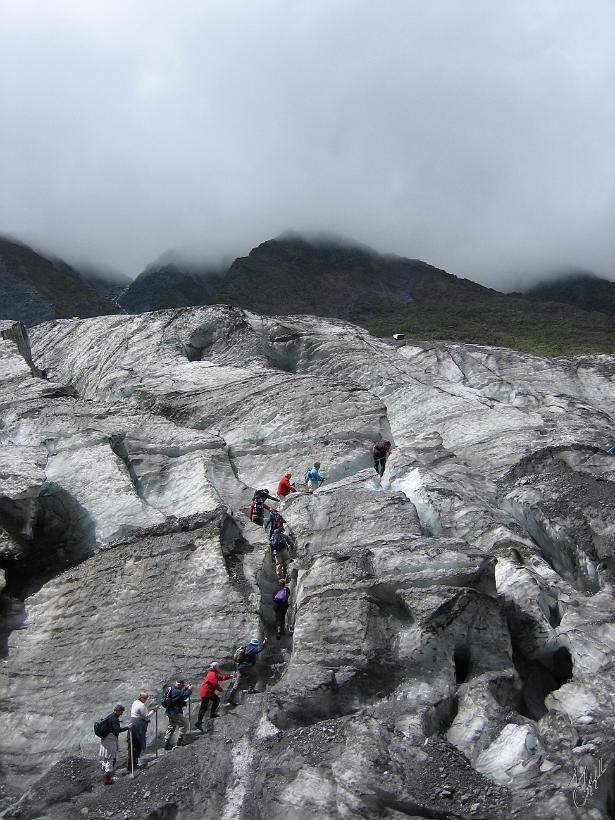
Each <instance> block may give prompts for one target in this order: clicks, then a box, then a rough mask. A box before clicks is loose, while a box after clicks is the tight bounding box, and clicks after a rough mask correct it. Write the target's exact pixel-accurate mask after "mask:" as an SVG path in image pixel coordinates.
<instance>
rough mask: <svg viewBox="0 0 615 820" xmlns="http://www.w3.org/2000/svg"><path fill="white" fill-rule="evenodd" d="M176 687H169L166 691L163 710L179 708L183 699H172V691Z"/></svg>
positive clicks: (162, 704)
mask: <svg viewBox="0 0 615 820" xmlns="http://www.w3.org/2000/svg"><path fill="white" fill-rule="evenodd" d="M174 688H175V687H173V686H167V688H166V689H165V690H164V697H163V699H162V703H161V704H160V705H161V706H162V708H163V709H172V708H173V707H174V706H179V704H180V703H181V701H182V698H171V691H172V690H173V689H174Z"/></svg>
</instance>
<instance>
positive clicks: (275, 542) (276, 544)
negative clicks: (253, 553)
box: [269, 530, 286, 550]
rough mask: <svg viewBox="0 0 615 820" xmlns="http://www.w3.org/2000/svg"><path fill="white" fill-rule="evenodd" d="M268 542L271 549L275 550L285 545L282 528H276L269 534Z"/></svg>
mask: <svg viewBox="0 0 615 820" xmlns="http://www.w3.org/2000/svg"><path fill="white" fill-rule="evenodd" d="M269 543H270V544H271V549H273V550H277V549H280V548H281V547H285V546H286V536H285V535H284V533H283V532H282V530H276V531H275V532H274V533H273V535H272V536H271V539H270V541H269Z"/></svg>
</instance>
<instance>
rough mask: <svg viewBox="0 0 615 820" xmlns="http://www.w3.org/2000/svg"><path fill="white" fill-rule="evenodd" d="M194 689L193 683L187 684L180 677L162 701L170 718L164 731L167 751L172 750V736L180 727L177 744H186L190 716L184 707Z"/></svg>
mask: <svg viewBox="0 0 615 820" xmlns="http://www.w3.org/2000/svg"><path fill="white" fill-rule="evenodd" d="M193 689H194V686H193V685H192V684H191V683H189V684H188V685H187V686H186V685H185V681H183V680H181V678H178V679H177V680H176V681H175V686H169V688H168V689H167V691H166V694H165V696H164V700H163V701H162V705H163V706H164V708H165V709H166V713H167V717H168V719H169V725H168V726H167V730H166V732H165V733H164V749H165V751H166V752H170V751H171V749H172V748H173V745H172V743H171V738H172V737H173V734H174V732H175V730H176V729H179V734H178V735H177V745H178V746H183V745H184V733H185V731H186V729H187V728H188V718H187V717H185V715H184V707H185V705H186V701H187V700H188V698H189V697H190V695H191V694H192V690H193Z"/></svg>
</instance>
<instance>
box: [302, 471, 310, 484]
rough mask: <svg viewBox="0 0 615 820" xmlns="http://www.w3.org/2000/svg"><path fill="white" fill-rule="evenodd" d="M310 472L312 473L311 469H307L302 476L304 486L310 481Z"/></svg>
mask: <svg viewBox="0 0 615 820" xmlns="http://www.w3.org/2000/svg"><path fill="white" fill-rule="evenodd" d="M311 472H312V468H311V467H308V468H307V470H306V471H305V473H304V475H303V483H304V484H307V483H308V481H309V480H310V473H311Z"/></svg>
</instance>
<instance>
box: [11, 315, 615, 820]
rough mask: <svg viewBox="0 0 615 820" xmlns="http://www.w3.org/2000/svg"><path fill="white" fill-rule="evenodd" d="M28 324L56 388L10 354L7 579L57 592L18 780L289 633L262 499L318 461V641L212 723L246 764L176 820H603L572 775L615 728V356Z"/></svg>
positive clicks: (138, 326)
mask: <svg viewBox="0 0 615 820" xmlns="http://www.w3.org/2000/svg"><path fill="white" fill-rule="evenodd" d="M13 335H14V336H15V334H13ZM30 336H31V345H32V357H33V367H34V370H33V369H32V368H31V367H30V366H29V365H27V363H26V361H25V360H24V358H23V355H22V353H23V350H24V349H25V348H23V345H21V350H20V349H19V348H18V345H17V342H16V341H14V340H13V341H11V339H8V340H7V339H5V341H4V342H3V344H4V347H3V348H2V347H0V354H1V355H2V356H3V357H4V358H5V360H6V361H7V362H8V363H9V366H8V367H7V369H6V373H7V380H6V381H5V383H4V389H5V392H4V393H1V394H0V420H1V427H0V442H1V444H2V447H0V464H2V465H3V479H2V484H1V485H0V527H2V530H0V549H2V551H3V553H4V555H5V559H4V563H3V565H2V566H3V567H4V568H5V569H6V574H7V582H8V589H9V593H10V594H12V595H13V596H22V597H23V596H24V595H28V593H32V594H30V595H29V597H26V598H25V613H24V618H25V620H24V622H23V624H22V629H20V630H19V631H16V632H12V633H11V635H10V637H9V652H8V657H7V658H6V660H5V661H4V662H3V666H4V672H3V674H4V675H5V693H4V705H5V709H4V710H3V713H4V714H3V716H2V717H1V718H0V724H2V729H3V731H2V733H1V734H0V737H4V738H5V739H4V741H2V744H0V748H1V750H2V754H3V760H4V766H5V767H6V768H7V771H8V773H9V775H10V779H11V780H12V781H13V782H29V781H30V780H31V779H32V777H33V776H34V775H36V774H37V773H39V772H41V771H43V770H44V769H45V767H46V766H48V765H49V764H50V763H52V762H54V761H55V760H58V758H60V757H61V756H62V755H65V754H69V753H70V754H74V753H75V752H79V751H80V752H81V753H83V754H92V753H93V751H94V748H95V745H94V744H93V742H92V739H91V734H90V725H91V721H92V719H93V718H94V717H96V716H97V714H98V712H100V711H101V710H104V709H105V708H108V706H109V705H110V703H111V702H112V701H113V700H114V699H118V698H120V699H128V698H130V696H131V695H130V693H132V692H134V691H136V690H138V689H139V688H141V686H143V685H145V686H147V687H149V688H150V689H152V690H158V691H159V690H160V687H161V685H162V684H163V683H164V682H166V681H167V680H169V679H170V678H171V677H173V675H175V674H177V673H180V672H181V673H182V674H183V675H186V676H189V677H194V678H197V677H198V676H199V675H200V674H202V672H203V670H204V668H205V665H206V663H207V662H208V661H209V660H210V659H212V658H218V659H220V660H222V661H223V662H224V661H225V660H226V663H227V664H228V663H229V656H230V653H231V651H232V648H233V647H234V645H236V643H237V642H240V641H241V640H243V639H248V638H249V637H251V633H252V632H254V631H260V632H261V633H265V634H266V633H271V632H272V631H273V621H272V617H271V608H270V598H271V595H272V591H273V589H274V578H273V573H272V569H271V566H270V562H269V558H268V552H267V545H266V541H265V538H264V534H263V532H262V530H259V529H258V528H257V527H255V526H254V525H252V524H251V523H250V522H249V521H247V519H246V516H245V511H246V506H247V503H248V502H249V499H250V497H251V488H253V487H256V486H268V487H269V488H270V489H275V486H276V484H277V481H278V479H279V477H280V476H281V475H282V474H283V472H284V471H285V470H286V469H288V468H290V469H291V470H292V471H293V473H294V478H295V479H300V478H301V475H302V474H303V471H304V470H305V468H306V467H307V466H308V465H309V464H311V463H312V462H313V461H314V460H315V459H318V460H320V461H321V463H322V469H323V471H324V473H325V475H327V477H328V480H327V482H326V483H325V485H324V486H323V488H322V489H321V490H319V491H318V492H317V493H315V494H314V495H312V496H308V495H305V494H301V495H292V496H290V497H289V498H288V499H287V500H286V501H285V502H284V503H283V504H282V512H283V514H284V515H285V517H286V518H287V519H288V522H289V524H290V526H291V528H292V531H293V532H294V535H295V539H296V542H297V554H296V560H295V562H294V564H293V567H294V569H293V580H292V607H291V616H290V618H291V621H292V622H293V625H294V630H293V635H292V637H289V638H286V639H284V640H283V641H281V642H280V643H277V642H274V646H273V647H272V649H271V650H270V651H269V652H268V655H267V657H266V660H264V661H263V665H262V670H261V683H262V684H263V686H266V694H265V695H262V696H251V697H250V698H249V699H248V700H247V701H246V702H244V704H242V706H241V707H238V710H237V711H236V712H234V713H233V716H229V717H228V719H227V718H224V719H223V720H221V721H219V723H218V724H217V727H216V730H215V731H216V732H217V733H219V736H220V738H225V739H226V740H228V741H230V745H231V747H232V749H234V751H231V750H230V749H229V750H223V751H221V752H220V756H219V758H220V759H219V761H218V763H217V765H216V766H215V767H208V765H207V761H205V760H201V761H200V762H199V756H198V755H196V752H194V754H193V750H192V747H191V749H190V750H186V751H185V752H182V753H184V754H185V755H186V757H185V760H186V762H188V761H190V766H194V767H195V769H194V771H197V772H198V776H197V780H198V783H192V785H190V786H186V794H185V796H184V797H185V799H184V802H183V803H181V807H180V808H181V811H180V814H179V815H176V816H181V817H185V818H188V817H193V816H194V817H204V816H212V817H213V816H216V813H217V812H219V811H220V810H222V809H223V808H224V806H227V807H228V806H229V805H232V806H234V807H235V808H234V809H233V811H236V812H237V814H236V815H234V816H239V815H240V814H241V813H243V815H242V816H245V817H252V816H254V817H257V816H262V815H263V814H267V816H269V817H277V816H280V817H281V816H285V817H288V816H293V817H299V818H301V817H315V816H320V817H322V816H323V814H324V816H344V817H362V816H370V817H371V816H390V817H394V816H398V815H399V813H401V814H406V815H408V814H414V815H420V816H432V817H437V816H448V814H456V815H457V816H464V815H465V814H466V813H468V814H469V815H471V816H480V815H481V814H482V816H489V817H499V816H502V817H504V816H510V815H511V814H513V813H515V816H527V817H537V816H544V817H561V818H566V817H577V816H578V817H581V816H583V817H589V816H593V817H603V816H604V817H606V816H608V812H609V811H612V804H611V795H610V792H609V786H608V785H607V784H608V783H610V782H612V781H609V779H608V778H607V777H605V778H603V779H602V780H601V781H600V788H599V789H598V790H597V792H596V793H595V794H593V795H592V802H591V805H589V806H586V807H584V808H583V809H580V810H578V809H577V808H576V806H575V799H574V795H573V789H571V788H570V782H571V780H572V779H573V777H574V772H575V771H576V770H577V768H578V767H579V766H581V765H591V761H592V760H597V759H598V758H600V757H601V756H602V757H603V758H605V759H606V755H607V754H608V753H609V749H610V746H609V741H608V737H609V732H610V727H611V726H612V721H613V719H614V717H615V714H614V712H615V709H614V707H613V706H612V703H611V701H612V691H613V685H614V683H615V681H614V680H613V672H612V668H613V658H614V654H613V653H614V647H613V636H612V635H611V632H612V627H611V624H612V621H613V620H614V615H615V604H614V598H613V587H612V583H613V576H612V571H613V548H614V545H615V541H614V538H613V535H614V533H615V512H614V506H613V497H614V496H613V481H614V480H615V459H612V457H610V456H608V455H607V454H606V453H605V449H606V445H607V444H608V443H610V436H611V434H612V431H613V429H614V424H613V421H614V419H613V416H612V408H613V406H614V404H613V400H614V399H615V358H614V357H608V356H594V357H591V356H584V357H579V358H577V359H551V360H547V359H538V358H535V357H531V356H527V355H524V354H520V353H516V352H514V351H510V350H505V349H493V348H484V347H477V346H470V345H460V344H449V345H446V344H432V343H430V344H429V345H427V344H425V345H423V344H408V345H404V346H402V347H398V346H392V345H390V344H389V343H387V342H386V341H382V340H378V339H374V338H372V337H371V336H369V334H368V333H367V332H366V331H364V330H361V329H359V328H356V327H354V326H352V325H349V324H347V323H345V322H341V321H334V320H331V321H327V320H322V319H317V318H315V317H270V318H263V317H260V316H256V315H254V314H250V313H249V312H246V311H241V310H237V309H232V308H227V307H222V306H216V307H207V308H194V309H187V310H179V311H161V312H157V313H151V314H144V315H140V316H109V317H102V318H99V319H91V320H72V321H63V320H62V321H56V322H51V323H47V324H45V325H40V326H38V327H36V328H33V329H32V331H31V334H30ZM15 338H16V337H15ZM39 372H42V373H44V374H45V376H46V379H48V380H51V381H46V380H44V379H41V378H38V377H37V373H39ZM379 435H384V436H385V437H387V438H390V439H391V440H392V441H393V444H394V449H393V451H392V454H391V457H390V459H389V462H388V464H387V469H386V471H385V474H384V476H383V478H382V480H380V479H379V478H378V477H377V476H376V474H375V472H374V471H373V469H372V467H371V458H370V452H369V448H370V443H371V442H372V441H374V440H375V439H377V438H378V436H379ZM101 548H105V549H103V550H102V551H100V549H101ZM84 559H85V560H84ZM26 560H27V561H28V564H27V566H26V565H24V561H26ZM79 562H81V563H79ZM71 567H72V568H71ZM63 568H68V569H66V571H65V572H64V573H63V574H60V575H57V577H54V578H52V579H51V580H49V578H50V576H51V575H53V574H55V573H57V572H58V571H59V570H61V569H63ZM107 579H108V583H107ZM26 581H27V583H26ZM38 587H40V589H39V591H36V589H37V588H38ZM597 624H598V625H599V628H596V625H597ZM174 626H176V627H177V628H176V629H175V630H174ZM114 655H116V656H117V659H116V660H115V662H113V658H114ZM101 658H103V660H101ZM229 667H230V664H229ZM67 669H69V670H71V671H70V676H69V678H68V686H66V685H65V673H66V670H67ZM84 692H88V705H87V708H84V702H83V693H84ZM124 693H126V694H124ZM33 704H34V705H33ZM39 704H41V705H39ZM42 704H44V706H43V705H42ZM66 708H68V710H69V711H70V713H71V724H70V731H68V732H64V731H63V730H62V725H63V722H62V721H63V718H62V714H63V711H64V710H65V709H66ZM239 709H241V710H242V712H241V715H242V719H241V720H237V717H236V716H237V715H238V713H239ZM24 710H29V714H31V719H29V721H28V723H27V725H25V726H24V727H23V728H22V729H18V730H17V737H16V738H15V729H14V727H15V716H16V715H17V714H20V713H22V712H23V711H24ZM197 746H198V744H195V745H194V749H196V747H197ZM222 746H224V744H222ZM178 754H180V753H178ZM195 755H196V756H195ZM442 761H445V763H446V765H445V766H444V767H442V766H441V763H442ZM168 766H170V764H169V763H167V762H165V761H164V760H163V761H162V763H161V764H160V766H159V767H157V769H158V775H157V776H159V777H163V778H164V777H165V775H164V771H167V770H168V772H169V773H170V772H171V769H168ZM165 767H166V768H165ZM440 769H442V772H440ZM434 771H435V772H437V774H435V775H434ZM148 776H149V774H148ZM151 776H152V777H153V776H154V775H153V774H152V775H151ZM168 776H169V777H170V774H169V775H168ZM173 777H180V775H179V774H178V773H175V774H173ZM434 778H435V779H434ZM446 781H448V782H446ZM489 784H491V785H489ZM446 786H449V787H450V788H445V787H446ZM443 791H444V792H450V794H444V795H443V794H442V792H443ZM199 795H201V797H199ZM202 795H208V797H207V798H203V797H202ZM248 795H249V797H248ZM154 796H155V795H154ZM31 799H32V800H34V798H33V797H32V798H31ZM152 799H154V798H153V797H152ZM156 799H158V798H156ZM88 800H89V798H87V799H86V798H85V797H83V801H84V802H83V804H82V806H81V807H82V808H87V807H89V808H88V810H89V811H90V812H92V811H95V807H96V796H95V795H94V796H92V801H91V802H89V803H88ZM577 802H578V801H577ZM28 805H29V808H28ZM42 805H44V801H43V803H41V806H42ZM164 805H166V804H165V800H164V799H163V797H160V798H159V799H158V803H156V804H155V805H154V804H153V803H151V804H150V805H149V808H148V809H147V811H154V810H156V811H157V810H161V811H162V807H163V806H164ZM39 809H40V806H38V804H36V805H35V803H32V802H31V803H30V804H27V803H26V808H24V811H38V810H39ZM62 810H64V811H66V805H65V804H62ZM590 810H591V811H593V812H594V814H593V815H590V814H588V813H587V812H588V811H590ZM58 811H60V809H59V808H58ZM143 811H144V812H145V809H143ZM447 811H448V814H447ZM250 812H252V813H250ZM438 812H440V813H439V814H438ZM23 816H26V815H23ZM50 816H52V815H50ZM58 816H62V815H58ZM64 816H68V815H64ZM90 816H95V815H92V814H91V815H90ZM137 816H147V815H146V814H145V813H144V814H142V815H139V814H137Z"/></svg>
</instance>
